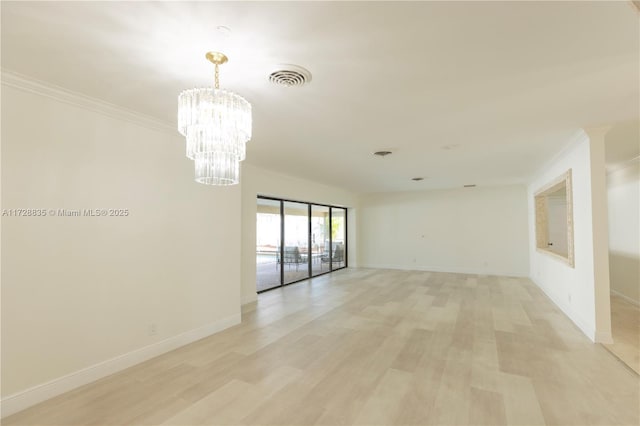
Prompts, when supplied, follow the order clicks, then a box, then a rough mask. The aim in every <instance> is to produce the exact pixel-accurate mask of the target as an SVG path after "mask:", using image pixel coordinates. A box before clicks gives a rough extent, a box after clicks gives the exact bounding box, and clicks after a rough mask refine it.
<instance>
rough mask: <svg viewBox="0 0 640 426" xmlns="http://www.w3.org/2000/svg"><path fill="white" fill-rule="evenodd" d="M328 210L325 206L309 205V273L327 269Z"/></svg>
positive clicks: (317, 272) (315, 273)
mask: <svg viewBox="0 0 640 426" xmlns="http://www.w3.org/2000/svg"><path fill="white" fill-rule="evenodd" d="M329 210H330V207H327V206H316V205H313V206H311V274H312V275H314V276H315V275H319V274H322V273H324V272H327V271H328V270H329V267H328V259H329V258H328V253H329V234H330V231H329V229H330V228H329Z"/></svg>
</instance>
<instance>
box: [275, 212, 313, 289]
mask: <svg viewBox="0 0 640 426" xmlns="http://www.w3.org/2000/svg"><path fill="white" fill-rule="evenodd" d="M309 254H310V253H309V205H308V204H306V203H294V202H291V201H285V202H284V252H283V258H282V259H283V262H282V269H283V271H284V284H287V283H290V282H293V281H298V280H302V279H304V278H309Z"/></svg>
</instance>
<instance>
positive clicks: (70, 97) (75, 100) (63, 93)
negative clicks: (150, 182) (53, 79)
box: [1, 69, 177, 133]
mask: <svg viewBox="0 0 640 426" xmlns="http://www.w3.org/2000/svg"><path fill="white" fill-rule="evenodd" d="M1 76H2V85H3V86H7V87H13V88H15V89H19V90H22V91H25V92H29V93H33V94H36V95H40V96H44V97H47V98H51V99H55V100H56V101H59V102H63V103H66V104H69V105H73V106H76V107H79V108H82V109H85V110H88V111H93V112H97V113H99V114H102V115H106V116H108V117H111V118H115V119H118V120H124V121H128V122H130V123H134V124H138V125H141V126H144V127H147V128H151V129H154V130H160V131H171V132H172V133H177V130H176V129H177V126H176V124H175V123H168V122H165V121H162V120H159V119H157V118H155V117H151V116H149V115H146V114H142V113H139V112H136V111H133V110H130V109H127V108H124V107H122V106H119V105H115V104H111V103H109V102H105V101H103V100H101V99H97V98H93V97H90V96H87V95H83V94H81V93H78V92H74V91H71V90H68V89H65V88H63V87H60V86H56V85H53V84H50V83H47V82H44V81H41V80H36V79H34V78H31V77H28V76H25V75H23V74H19V73H16V72H13V71H9V70H6V69H2V73H1Z"/></svg>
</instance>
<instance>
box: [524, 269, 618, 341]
mask: <svg viewBox="0 0 640 426" xmlns="http://www.w3.org/2000/svg"><path fill="white" fill-rule="evenodd" d="M529 279H530V280H531V281H532V282H533V283H534V284H535V285H537V286H538V288H539V289H540V290H542V292H543V293H544V294H545V295H546V296H547V297H548V298H549V300H551V301H552V302H553V304H554V305H556V306H557V307H558V308H560V310H561V311H562V313H564V314H565V316H566V317H567V318H569V319H570V320H571V322H573V323H574V324H575V325H576V326H577V327H578V328H579V329H580V331H582V333H583V334H584V335H585V336H587V337H588V338H589V340H591V341H592V342H597V343H605V342H600V341H599V340H598V339H600V338H605V340H606V337H607V336H606V334H607V333H596V331H595V330H594V329H593V328H592V327H590V326H589V325H588V324H587V323H586V321H584V319H582V317H581V316H580V315H578V314H577V313H576V312H575V311H574V310H573V309H572V308H571V306H569V305H567V304H565V303H564V302H562V301H560V300H559V299H557V298H556V297H555V296H554V295H553V294H551V293H550V292H549V291H547V289H546V288H544V287H543V286H541V285H540V284H539V283H538V282H537V281H536V280H535V279H534V278H533V277H529ZM609 339H611V333H609Z"/></svg>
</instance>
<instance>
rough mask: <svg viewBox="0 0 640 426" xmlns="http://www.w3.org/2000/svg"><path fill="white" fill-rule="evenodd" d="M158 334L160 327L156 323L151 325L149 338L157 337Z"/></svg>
mask: <svg viewBox="0 0 640 426" xmlns="http://www.w3.org/2000/svg"><path fill="white" fill-rule="evenodd" d="M156 334H158V326H157V325H156V323H153V324H149V336H155V335H156Z"/></svg>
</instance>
